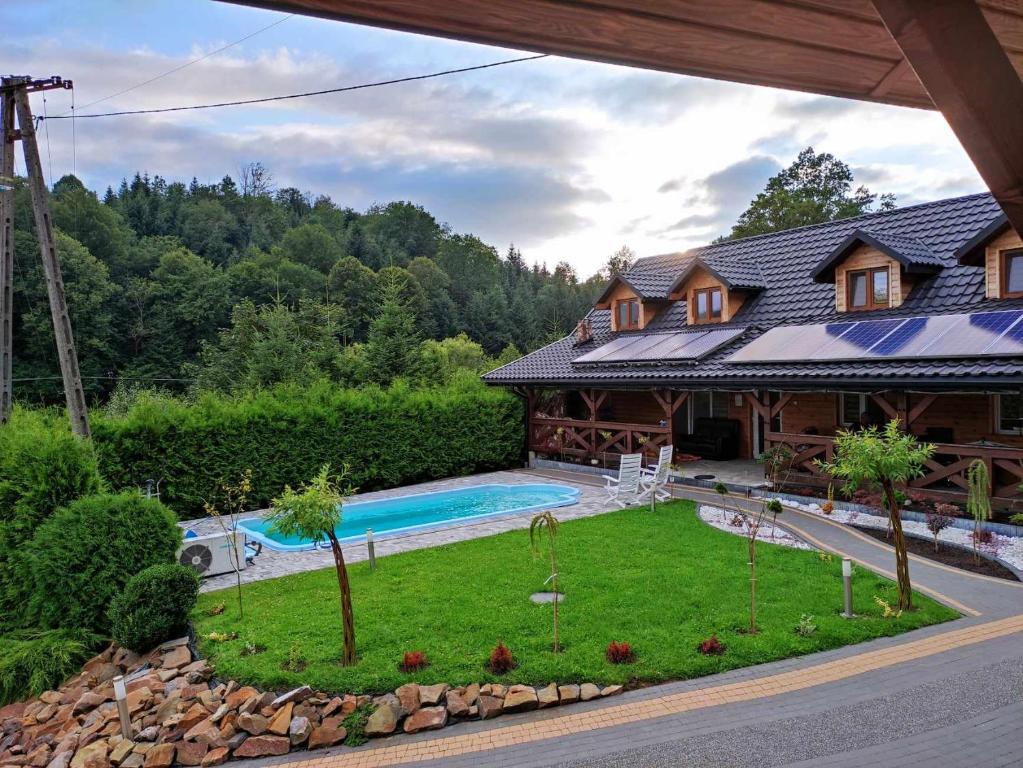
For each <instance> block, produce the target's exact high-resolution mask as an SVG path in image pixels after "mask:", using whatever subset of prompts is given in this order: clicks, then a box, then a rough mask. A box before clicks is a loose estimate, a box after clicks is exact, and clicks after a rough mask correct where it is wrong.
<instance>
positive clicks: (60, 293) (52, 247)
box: [0, 77, 90, 438]
mask: <svg viewBox="0 0 1023 768" xmlns="http://www.w3.org/2000/svg"><path fill="white" fill-rule="evenodd" d="M71 87H72V85H71V81H70V80H62V79H61V78H59V77H50V78H47V79H44V80H33V79H32V78H30V77H4V78H0V107H2V109H3V113H2V115H0V128H2V132H3V142H2V150H0V187H2V188H3V189H2V192H0V255H2V261H0V422H3V421H6V419H7V418H8V416H9V415H10V409H11V398H12V389H13V380H12V378H11V373H12V367H11V359H12V357H13V354H14V348H13V332H12V322H13V319H12V317H13V306H12V305H13V293H14V292H13V287H12V281H13V274H12V273H13V271H14V242H13V238H14V231H13V230H14V227H13V219H14V192H13V184H14V178H13V177H14V142H15V141H21V148H22V152H23V153H24V156H25V168H26V169H27V171H28V185H29V191H30V192H31V195H32V213H33V215H34V217H35V223H36V235H37V237H38V238H39V253H40V256H41V257H42V260H43V272H44V273H45V275H46V293H47V295H48V296H49V300H50V315H51V317H52V318H53V336H54V340H55V341H56V343H57V357H58V359H59V360H60V373H61V378H62V379H63V381H64V396H65V397H66V398H67V408H68V416H69V417H70V419H71V431H72V432H74V434H76V435H78V436H79V437H84V438H88V437H89V434H90V432H89V413H88V410H87V408H86V405H85V391H84V390H83V389H82V376H81V373H80V371H79V370H78V354H77V353H76V352H75V341H74V336H73V335H72V333H71V318H70V316H69V315H68V309H67V300H66V299H65V297H64V278H63V277H62V276H61V272H60V261H59V259H58V258H57V248H56V244H55V242H54V238H53V220H52V217H51V215H50V201H49V196H48V193H47V189H46V182H45V181H44V180H43V167H42V163H41V162H40V160H39V146H38V144H37V143H36V129H35V125H34V123H33V121H32V108H31V105H30V104H29V101H28V95H29V94H30V93H36V92H38V91H48V90H52V89H54V88H63V89H70V88H71ZM15 113H17V116H18V129H17V130H15V128H14V115H15Z"/></svg>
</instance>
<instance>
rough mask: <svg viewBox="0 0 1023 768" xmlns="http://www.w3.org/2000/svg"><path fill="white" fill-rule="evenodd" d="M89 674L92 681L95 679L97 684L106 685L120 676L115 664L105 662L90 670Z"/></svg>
mask: <svg viewBox="0 0 1023 768" xmlns="http://www.w3.org/2000/svg"><path fill="white" fill-rule="evenodd" d="M89 674H91V675H92V677H93V679H95V681H96V682H97V683H106V682H109V681H110V680H113V679H114V678H115V677H117V676H118V675H119V674H121V668H120V667H119V666H117V665H116V664H111V663H110V662H105V663H103V664H99V665H97V666H96V667H95V668H93V669H90V670H89Z"/></svg>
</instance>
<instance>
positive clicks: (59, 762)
mask: <svg viewBox="0 0 1023 768" xmlns="http://www.w3.org/2000/svg"><path fill="white" fill-rule="evenodd" d="M72 757H74V753H73V752H57V753H56V754H55V755H54V756H53V758H52V759H51V760H50V762H49V763H47V764H46V768H69V766H70V765H71V758H72Z"/></svg>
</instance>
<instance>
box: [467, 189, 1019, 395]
mask: <svg viewBox="0 0 1023 768" xmlns="http://www.w3.org/2000/svg"><path fill="white" fill-rule="evenodd" d="M1001 216H1002V212H1001V210H1000V209H999V207H998V205H997V203H996V202H995V201H994V199H993V198H992V197H991V195H989V194H987V193H984V194H979V195H971V196H968V197H960V198H954V199H951V200H940V201H937V202H933V203H926V204H923V205H915V206H911V207H907V208H900V209H896V210H893V211H884V212H878V213H872V214H866V215H864V216H857V217H854V218H851V219H843V220H841V221H833V222H828V223H825V224H816V225H813V226H809V227H801V228H799V229H792V230H787V231H785V232H776V233H773V234H769V235H759V236H757V237H749V238H744V239H741V240H730V241H725V242H722V243H715V244H713V245H708V246H704V247H702V248H697V249H694V250H691V251H688V252H685V253H670V254H664V255H660V256H652V257H648V258H644V259H640V260H638V261H637V262H636V263H635V264H634V265H633V267H632V269H630V270H629V272H628V273H627V274H626V275H625V277H626V279H627V280H628V281H629V283H630V284H632V285H635V286H637V288H638V287H642V289H643V291H644V295H645V296H648V297H654V296H657V297H667V295H668V293H669V291H670V288H671V286H672V285H673V283H674V282H675V281H676V280H677V278H678V276H679V275H680V274H682V272H683V271H684V270H685V269H686V268H687V267H688V266H689V263H690V262H691V261H692V260H693V259H694V258H697V257H700V258H701V259H704V260H706V262H707V263H708V264H714V265H716V268H717V267H720V268H721V269H733V270H735V274H736V275H738V274H744V273H745V271H746V270H747V269H749V267H750V265H755V266H756V267H757V269H758V271H759V273H760V278H761V280H762V282H763V286H764V288H765V290H762V291H760V292H758V293H756V294H753V295H751V296H749V297H748V298H747V299H746V301H745V302H744V304H743V306H742V307H741V308H740V310H739V312H738V313H737V314H736V316H735V317H734V318H733V319H732V321H731V324H733V325H736V326H744V327H747V328H748V330H747V331H746V333H745V334H744V335H743V336H742V337H740V338H739V339H737V340H736V341H735V342H733V343H731V344H729V345H727V346H725V347H723V348H721V349H720V350H717V351H716V352H714V354H712V355H710V356H709V357H707V358H706V359H704V360H702V361H700V363H698V364H697V365H695V366H694V365H675V366H672V365H635V364H630V365H589V366H573V365H572V360H574V359H575V358H577V357H579V356H580V355H582V354H584V353H586V352H589V351H591V350H593V349H596V348H597V347H598V346H600V345H601V344H605V343H607V342H608V341H610V340H611V339H613V338H614V337H615V334H614V333H612V331H611V327H610V322H611V320H610V312H608V311H607V310H593V311H592V312H591V313H590V318H591V320H592V324H593V331H594V333H593V339H592V340H591V341H589V342H587V343H586V344H582V345H576V344H575V343H574V340H573V339H572V337H566V338H564V339H561V340H560V341H557V342H555V343H553V344H550V345H548V346H546V347H544V348H543V349H540V350H537V351H536V352H533V353H531V354H529V355H526V356H525V357H523V358H521V359H519V360H516V361H515V362H512V363H509V364H508V365H505V366H503V367H501V368H498V369H497V370H495V371H491V372H490V373H488V374H487V375H486V376H485V377H484V379H485V380H486V381H488V382H490V383H494V384H502V383H505V384H527V383H533V384H541V383H544V382H548V383H571V382H579V383H607V384H612V383H614V384H620V385H622V386H627V385H629V384H631V383H635V384H636V385H649V384H650V383H651V382H657V383H665V384H685V383H690V384H692V385H695V386H700V385H703V386H722V387H728V386H730V385H731V386H736V387H739V386H744V387H747V388H748V387H749V386H751V385H752V386H756V387H769V386H778V385H780V384H781V383H782V382H786V383H788V382H791V383H794V384H798V383H805V384H814V385H816V386H824V385H828V386H833V387H841V386H855V385H856V384H859V385H861V386H862V385H864V384H865V383H869V382H879V383H881V384H883V383H884V382H885V381H891V380H899V381H900V382H901V381H906V382H910V383H912V382H919V383H920V386H926V387H941V386H947V387H954V386H956V385H957V384H961V385H964V386H965V385H966V384H967V383H970V385H971V386H977V385H983V384H985V383H989V384H990V385H991V386H998V385H1003V386H1004V385H1006V384H1013V385H1018V384H1023V361H1021V360H1019V359H1018V358H993V357H988V358H983V357H978V358H967V359H954V360H947V361H941V360H883V361H868V360H864V361H857V362H830V363H771V364H749V363H744V364H737V363H729V362H727V358H728V356H729V355H730V354H731V353H732V352H733V351H735V350H736V349H738V348H739V347H741V346H743V345H744V344H745V343H747V342H748V341H749V340H750V339H751V338H753V337H754V336H756V335H758V334H760V333H762V332H763V331H764V330H766V329H767V328H770V327H772V326H775V325H799V324H805V323H818V322H825V321H829V320H834V319H836V317H838V314H837V313H836V312H835V287H834V285H831V284H828V283H823V284H822V283H818V282H814V280H813V278H812V271H813V268H814V266H815V265H817V264H819V263H820V262H821V261H822V259H824V258H825V257H826V256H828V255H829V254H831V253H833V252H834V250H835V249H836V248H837V247H838V246H839V245H840V244H841V243H842V242H843V241H844V240H846V239H847V238H849V236H850V235H852V234H853V233H854V232H855V231H856V230H863V231H869V232H871V233H873V236H874V237H884V238H886V239H887V240H888V241H890V242H891V243H892V244H893V247H894V243H895V242H896V240H897V241H898V243H899V245H900V246H901V247H902V248H904V249H909V246H908V245H907V243H909V242H911V243H912V244H913V245H912V248H911V249H909V250H911V252H912V254H913V255H912V258H915V259H932V260H934V261H936V262H937V264H936V265H934V266H938V265H940V267H941V269H940V271H938V272H937V273H936V274H930V275H924V276H921V278H920V279H919V280H918V281H917V282H916V284H915V285H914V288H913V290H912V291H911V292H910V294H909V296H908V297H907V298H906V300H905V302H903V304H902V306H900V307H898V308H897V309H890V310H883V311H877V312H871V313H870V317H871V318H882V317H906V316H911V315H939V314H950V313H954V312H969V311H979V310H981V309H991V308H994V307H1019V308H1023V300H1021V299H1015V300H1006V301H997V302H996V301H991V300H989V299H985V297H984V270H983V268H981V267H977V266H964V265H960V264H959V263H958V262H957V257H956V251H957V249H959V248H961V247H962V246H963V245H964V244H966V243H968V242H969V241H970V240H971V238H974V237H975V236H976V234H977V233H978V232H980V231H981V230H984V229H985V228H986V227H988V226H989V225H990V224H991V223H992V222H993V221H994V220H995V219H997V218H999V217H1001ZM907 258H908V256H907ZM721 265H728V266H721ZM844 318H845V319H848V315H845V316H844ZM857 319H863V318H859V317H858V318H857ZM685 327H686V307H685V302H683V301H678V302H674V303H672V304H671V305H670V306H669V307H668V308H667V309H666V310H665V311H664V312H662V313H661V314H660V315H658V316H657V318H655V319H654V320H653V322H652V323H651V324H650V325H649V326H647V329H646V331H647V332H657V331H672V330H681V329H683V328H685Z"/></svg>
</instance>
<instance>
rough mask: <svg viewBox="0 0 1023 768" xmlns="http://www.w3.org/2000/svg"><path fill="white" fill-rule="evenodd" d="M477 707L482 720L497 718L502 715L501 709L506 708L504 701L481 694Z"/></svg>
mask: <svg viewBox="0 0 1023 768" xmlns="http://www.w3.org/2000/svg"><path fill="white" fill-rule="evenodd" d="M476 706H477V707H479V713H480V719H482V720H490V719H491V718H493V717H497V716H498V715H499V714H501V709H502V708H503V707H504V701H503V700H502V699H499V698H497V697H496V696H487V695H486V694H483V693H481V694H480V697H479V699H477V701H476Z"/></svg>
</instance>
